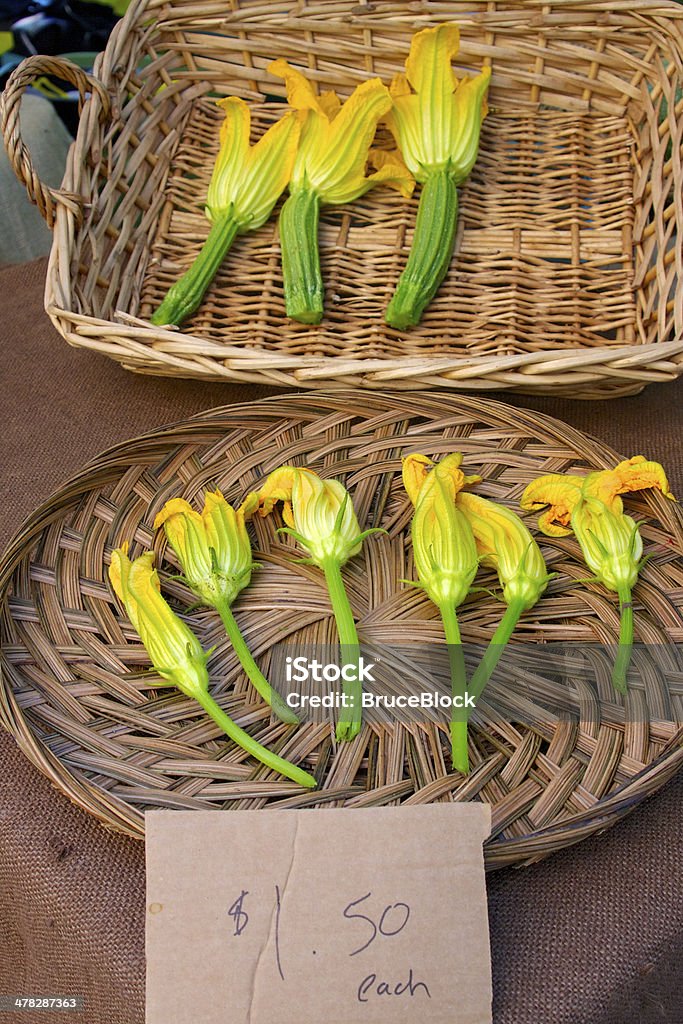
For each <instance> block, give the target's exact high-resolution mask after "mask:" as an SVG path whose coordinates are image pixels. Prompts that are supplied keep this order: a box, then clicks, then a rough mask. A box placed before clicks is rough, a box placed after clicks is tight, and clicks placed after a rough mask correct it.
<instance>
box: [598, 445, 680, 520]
mask: <svg viewBox="0 0 683 1024" xmlns="http://www.w3.org/2000/svg"><path fill="white" fill-rule="evenodd" d="M651 487H652V488H654V489H655V490H658V491H661V492H662V494H663V495H664V496H665V497H666V498H669V499H670V500H671V501H675V500H676V499H675V497H674V496H673V494H672V493H671V491H670V490H669V481H668V480H667V477H666V473H665V472H664V468H663V467H662V466H661V465H660V464H659V463H658V462H651V461H650V460H648V459H646V458H645V456H643V455H634V456H633V458H631V459H624V461H623V462H620V463H619V464H618V465H617V466H615V467H614V469H606V470H602V471H601V472H599V473H591V474H590V475H589V476H588V477H586V481H585V484H584V493H586V494H588V495H591V496H593V497H596V498H599V499H600V500H601V501H604V502H605V504H607V505H609V506H612V505H613V503H614V502H615V496H616V495H619V494H627V493H630V492H631V491H642V490H647V489H649V488H651ZM618 511H621V509H618Z"/></svg>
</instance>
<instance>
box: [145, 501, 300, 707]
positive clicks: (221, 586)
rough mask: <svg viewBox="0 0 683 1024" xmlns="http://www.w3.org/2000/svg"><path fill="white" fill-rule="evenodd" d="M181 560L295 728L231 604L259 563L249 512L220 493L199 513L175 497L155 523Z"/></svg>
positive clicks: (255, 679)
mask: <svg viewBox="0 0 683 1024" xmlns="http://www.w3.org/2000/svg"><path fill="white" fill-rule="evenodd" d="M160 526H163V527H164V532H165V533H166V538H167V540H168V542H169V544H170V545H171V547H172V548H173V550H174V551H175V553H176V555H177V556H178V561H179V562H180V567H181V569H182V572H183V578H184V580H185V582H186V583H187V585H188V586H189V588H190V590H191V591H192V592H193V594H195V595H196V597H197V598H198V599H199V602H200V603H201V604H205V605H208V606H209V607H211V608H215V609H216V611H217V612H218V614H219V615H220V617H221V620H222V622H223V625H224V627H225V631H226V633H227V634H228V637H229V638H230V642H231V643H232V646H233V647H234V649H235V653H236V654H237V657H238V658H239V660H240V664H241V665H242V668H243V669H244V671H245V672H246V674H247V676H248V677H249V679H250V680H251V682H252V683H253V685H254V688H255V689H256V690H257V691H258V692H259V693H260V694H261V696H262V697H263V699H264V700H265V701H266V703H268V704H270V706H271V707H272V709H273V711H274V712H275V714H276V715H277V716H278V718H280V719H281V720H282V721H283V722H288V723H290V724H294V725H296V724H297V723H298V721H299V720H298V718H297V717H296V715H295V714H294V712H293V711H292V709H291V708H289V707H288V706H287V704H286V702H285V701H284V700H283V698H282V696H281V695H280V694H279V693H278V692H277V690H274V689H273V688H272V687H271V685H270V683H269V682H268V680H267V679H266V678H265V676H264V675H263V674H262V673H261V670H260V669H259V667H258V665H257V664H256V662H255V661H254V658H253V656H252V654H251V651H250V650H249V648H248V647H247V644H246V642H245V640H244V637H243V636H242V634H241V632H240V628H239V626H238V625H237V622H236V620H235V617H234V615H233V614H232V610H231V608H230V606H231V604H232V603H233V601H234V600H235V598H236V597H237V595H238V593H239V592H240V590H243V589H244V587H246V586H247V585H248V583H249V581H250V579H251V570H252V568H253V565H254V562H253V560H252V557H251V543H250V541H249V535H248V534H247V528H246V525H245V522H244V513H243V512H241V511H237V512H236V511H235V509H234V508H233V507H232V506H231V505H229V504H228V503H227V501H226V500H225V498H224V497H223V495H222V494H221V492H220V491H218V490H217V491H215V492H213V493H208V494H207V495H206V498H205V500H204V511H203V512H202V514H201V515H200V514H199V512H196V511H195V510H194V509H193V508H192V506H191V505H189V504H188V502H186V501H185V500H184V499H182V498H171V500H170V501H167V502H166V504H165V505H164V507H163V508H162V510H161V512H160V513H159V514H158V516H157V517H156V519H155V520H154V528H155V529H158V528H159V527H160Z"/></svg>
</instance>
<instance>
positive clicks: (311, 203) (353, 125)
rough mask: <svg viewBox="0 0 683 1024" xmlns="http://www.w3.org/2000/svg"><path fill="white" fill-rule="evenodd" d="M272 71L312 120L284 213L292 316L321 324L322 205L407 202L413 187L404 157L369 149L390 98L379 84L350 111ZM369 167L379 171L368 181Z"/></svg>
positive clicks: (285, 67)
mask: <svg viewBox="0 0 683 1024" xmlns="http://www.w3.org/2000/svg"><path fill="white" fill-rule="evenodd" d="M268 70H269V71H270V72H271V73H272V74H273V75H277V77H278V78H284V80H285V84H286V87H287V99H288V100H289V103H290V104H291V106H292V107H294V108H295V109H296V110H299V111H305V112H306V120H305V123H304V127H303V129H302V133H301V143H300V146H299V152H298V154H297V158H296V162H295V164H294V169H293V171H292V176H291V181H290V183H289V198H288V199H287V200H286V201H285V204H284V206H283V207H282V211H281V213H280V243H281V247H282V272H283V278H284V291H285V303H286V306H287V315H288V316H291V317H292V318H293V319H294V320H299V321H300V322H301V323H304V324H319V323H320V321H321V319H322V315H323V283H322V277H321V273H320V258H319V253H318V219H319V215H320V206H321V204H323V203H324V204H333V205H337V204H340V203H350V202H352V201H353V200H354V199H357V198H358V197H359V196H361V195H363V194H364V193H365V192H367V191H368V189H370V188H373V187H374V186H375V185H380V184H388V185H392V186H394V187H395V188H397V189H398V190H399V191H400V192H401V194H402V195H404V196H406V197H408V196H410V194H411V193H412V191H413V187H414V185H415V182H414V181H413V179H412V176H411V175H410V173H409V172H408V170H407V168H406V166H405V164H404V163H403V161H402V160H401V159H400V157H399V156H398V154H395V155H394V154H389V153H380V152H377V151H373V150H371V149H370V146H371V145H372V141H373V139H374V137H375V131H376V129H377V123H378V121H379V119H380V118H381V117H382V116H383V115H385V114H386V113H387V111H388V110H389V108H390V107H391V96H390V95H389V91H388V89H387V88H386V86H385V85H383V84H382V82H381V81H380V80H379V78H373V79H371V80H370V81H368V82H363V83H362V85H359V86H358V87H357V88H356V89H355V90H354V92H353V93H352V95H351V96H350V97H349V99H348V100H346V102H345V103H344V104H342V103H341V101H340V100H339V97H338V96H337V95H336V93H334V92H324V93H322V94H321V95H318V94H317V93H316V91H315V89H314V88H313V86H312V85H311V83H310V82H309V81H308V80H307V79H306V78H305V77H304V75H303V74H302V73H301V72H300V71H297V70H296V69H295V68H293V67H291V66H290V65H289V64H288V63H287V61H286V60H276V61H273V63H272V64H270V65H269V67H268ZM368 159H370V162H371V163H372V164H373V165H374V166H375V167H376V170H375V172H374V173H373V174H369V175H366V173H365V167H366V164H367V162H368Z"/></svg>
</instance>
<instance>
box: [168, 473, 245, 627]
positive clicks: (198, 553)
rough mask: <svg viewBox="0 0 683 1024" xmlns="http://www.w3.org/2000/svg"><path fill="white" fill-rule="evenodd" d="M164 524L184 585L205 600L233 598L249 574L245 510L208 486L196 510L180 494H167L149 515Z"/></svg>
mask: <svg viewBox="0 0 683 1024" xmlns="http://www.w3.org/2000/svg"><path fill="white" fill-rule="evenodd" d="M162 525H163V527H164V531H165V533H166V537H167V539H168V542H169V544H170V545H171V547H172V548H173V550H174V551H175V553H176V555H177V556H178V561H179V562H180V565H181V568H182V571H183V575H184V576H185V579H186V581H187V584H188V586H189V587H190V589H191V590H192V591H193V593H194V594H196V595H197V597H198V598H199V599H200V600H201V601H202V602H203V603H204V604H207V605H210V606H212V607H216V605H217V604H218V603H220V602H227V604H228V605H230V604H232V602H233V601H234V600H235V598H236V596H237V594H238V593H239V592H240V590H242V589H243V588H244V587H246V586H247V585H248V583H249V581H250V579H251V569H252V565H253V562H252V557H251V543H250V541H249V536H248V534H247V528H246V526H245V522H244V513H243V512H242V511H241V510H240V511H235V509H234V508H233V507H232V506H231V505H229V504H228V502H227V501H226V500H225V498H224V497H223V495H222V494H221V492H220V491H218V490H217V491H215V492H210V493H208V494H207V495H206V498H205V501H204V510H203V511H202V514H201V515H200V514H199V513H198V512H196V511H195V510H194V509H193V508H192V506H191V505H189V504H188V503H187V502H186V501H185V500H184V499H182V498H171V500H170V501H167V502H166V504H165V505H164V507H163V508H162V510H161V512H160V513H159V514H158V516H157V517H156V519H155V520H154V527H155V529H158V528H159V527H160V526H162Z"/></svg>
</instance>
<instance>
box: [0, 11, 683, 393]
mask: <svg viewBox="0 0 683 1024" xmlns="http://www.w3.org/2000/svg"><path fill="white" fill-rule="evenodd" d="M631 8H632V9H631ZM445 19H455V20H457V21H458V23H459V24H460V26H461V34H462V47H461V56H460V58H459V59H460V60H461V62H462V67H463V68H465V69H470V70H472V69H476V68H478V67H480V66H481V65H482V64H490V65H491V66H492V68H493V77H492V86H491V91H490V106H491V113H490V115H489V117H488V119H487V120H486V122H485V125H484V129H483V135H482V142H481V150H480V158H479V161H478V163H477V165H476V167H475V170H474V172H473V173H472V176H471V179H470V180H469V182H468V183H467V185H466V186H465V188H464V189H463V192H462V197H461V216H460V224H459V235H458V240H457V254H456V257H455V258H454V260H453V263H452V266H451V269H450V272H449V275H448V277H447V279H446V281H445V283H444V285H443V286H442V288H441V290H440V292H439V294H438V296H437V297H436V299H435V301H434V302H433V304H432V306H431V308H430V310H429V311H428V313H427V315H426V316H425V318H424V321H423V323H422V325H421V326H420V327H419V328H415V329H413V330H411V331H409V332H406V333H401V332H397V331H395V330H392V329H389V328H388V327H386V326H385V325H384V324H383V320H382V314H383V310H384V309H385V307H386V304H387V301H388V298H389V296H390V295H391V293H392V290H393V288H394V286H395V284H396V281H397V279H398V275H399V273H400V271H401V269H402V267H403V265H404V264H405V260H406V256H407V252H408V248H409V245H410V238H411V231H412V226H413V224H414V219H415V209H416V200H413V201H411V202H405V201H403V200H401V199H399V198H398V197H397V196H396V195H395V194H394V193H392V192H390V191H388V190H386V189H384V190H382V189H376V190H374V191H372V192H371V193H369V194H368V195H367V196H366V197H365V198H364V199H362V200H360V201H358V202H357V203H354V204H353V205H352V206H349V207H338V208H328V209H326V210H325V211H324V212H323V216H322V226H321V245H322V263H323V272H324V279H325V283H326V289H327V293H326V316H325V319H324V320H323V323H322V324H321V325H320V327H302V326H301V325H299V324H296V323H294V322H293V321H288V320H287V319H286V317H285V313H284V304H283V298H282V281H281V271H280V256H279V245H278V240H277V226H276V221H275V220H274V219H272V220H271V221H270V222H269V223H268V224H266V225H265V226H264V227H263V228H262V229H261V230H260V231H257V232H255V233H254V234H251V235H248V236H245V237H244V238H242V239H241V240H240V241H239V242H238V244H237V245H236V246H235V247H234V249H233V251H232V252H231V253H230V255H229V257H228V259H227V260H226V262H225V263H224V265H223V269H222V270H221V272H220V273H219V274H218V277H217V278H216V281H215V283H214V285H213V287H212V288H211V289H210V290H209V292H208V294H207V296H206V299H205V302H204V304H203V305H202V307H201V308H200V310H199V311H198V312H197V314H196V315H195V316H194V317H193V318H192V319H191V320H190V321H189V322H188V324H187V325H186V327H185V328H184V329H183V330H182V332H181V331H165V330H161V329H159V328H153V327H152V326H151V325H150V324H149V323H148V322H147V320H146V318H147V317H148V316H149V315H151V312H152V311H153V309H154V308H155V305H156V304H157V303H158V302H159V300H160V298H161V297H162V295H163V294H164V292H165V290H166V289H167V287H168V286H169V285H170V284H171V283H172V282H173V281H174V280H175V279H176V278H177V277H178V276H179V275H180V274H181V273H182V272H183V271H184V270H185V269H186V268H187V266H188V265H189V264H190V262H191V261H192V259H193V257H194V256H195V255H196V254H197V252H198V251H199V248H200V246H201V243H202V241H203V240H204V238H205V237H206V234H207V231H208V223H207V221H206V219H205V217H204V214H203V202H204V198H205V193H206V185H207V180H208V176H209V172H210V167H211V165H212V162H213V158H214V156H215V153H216V149H217V128H218V121H219V112H218V111H217V109H216V107H215V104H214V103H213V101H212V99H211V98H210V94H212V95H214V96H216V95H223V94H226V93H228V94H229V93H237V94H240V95H243V96H245V97H247V98H248V99H249V100H250V101H253V103H254V104H255V107H254V114H255V124H256V126H258V127H260V126H261V125H263V124H266V123H268V122H269V121H271V120H272V119H273V117H275V116H276V113H277V112H279V111H281V109H282V107H281V106H280V105H277V104H273V103H272V102H264V101H265V100H266V99H267V98H269V99H271V100H272V99H274V98H275V97H277V96H278V95H281V91H282V83H281V82H280V81H279V80H276V79H274V78H273V77H272V76H269V75H268V74H267V72H266V71H265V67H266V64H267V62H268V60H269V59H271V58H275V57H285V58H287V59H289V60H291V61H292V62H294V63H296V64H298V65H299V66H301V67H303V68H305V69H307V70H308V71H309V72H310V75H311V77H312V78H313V79H314V80H315V81H316V82H318V83H320V84H321V85H323V86H325V87H326V88H330V87H335V88H337V89H338V90H339V91H340V92H341V93H342V94H348V92H349V90H350V89H351V88H352V87H353V86H354V85H355V84H357V83H358V81H359V80H361V79H363V78H365V77H367V76H370V75H380V76H381V77H382V78H383V79H384V80H385V81H388V80H389V78H390V76H391V75H392V73H393V72H394V71H396V70H397V69H398V68H400V67H401V66H402V64H403V61H404V60H405V57H406V54H407V52H408V47H409V41H410V36H411V34H412V32H413V31H414V30H416V29H419V28H421V27H424V26H426V25H430V24H434V23H436V22H438V21H442V20H445ZM44 73H55V74H57V75H61V76H62V77H65V78H68V79H69V80H70V81H73V82H74V83H75V84H77V85H78V87H79V88H80V89H81V92H82V93H84V92H85V91H87V90H88V89H90V90H91V91H92V92H93V95H92V96H91V97H90V99H89V101H88V102H87V103H86V105H85V107H84V110H83V116H82V122H81V126H80V130H79V134H78V139H77V141H76V145H75V147H74V149H73V151H72V153H71V157H70V159H69V164H68V167H67V171H66V176H65V179H64V182H63V188H62V189H61V190H54V189H50V188H47V187H46V186H45V185H43V184H42V183H41V182H40V180H39V178H38V176H37V174H36V173H35V171H34V169H33V167H32V164H31V161H30V155H29V153H28V151H27V149H26V147H25V146H24V144H23V142H22V139H21V132H20V127H19V120H18V112H19V102H20V98H21V95H22V93H23V91H24V89H25V88H26V86H27V85H28V84H29V83H30V82H31V81H32V80H33V79H34V78H35V77H36V76H37V75H40V74H44ZM94 73H95V76H96V77H95V78H91V77H90V76H87V75H85V74H84V73H83V72H81V71H80V70H79V69H78V68H74V67H73V66H69V65H67V64H66V63H65V62H63V61H61V60H55V59H48V58H42V57H36V58H29V59H28V60H27V61H25V62H24V64H22V65H21V67H20V68H19V69H18V70H17V72H15V74H14V75H13V76H12V79H11V81H10V83H9V85H8V87H7V90H6V92H5V94H4V98H3V101H2V124H3V130H4V136H5V143H6V146H7V149H8V152H9V155H10V159H11V161H12V163H13V165H14V167H15V170H16V171H17V174H18V175H19V177H20V179H21V180H23V181H24V182H26V184H27V188H28V191H29V194H30V195H31V196H32V197H33V198H34V199H35V201H36V202H37V203H38V205H39V207H40V209H41V211H42V212H43V214H44V216H45V217H46V218H47V220H48V223H50V224H52V223H53V221H54V232H55V235H54V245H53V250H52V258H51V260H50V266H49V271H48V280H47V291H46V306H47V310H48V312H49V314H50V316H51V318H52V320H53V322H54V323H55V325H56V327H57V328H58V330H59V331H60V332H61V333H62V334H63V335H64V337H65V338H66V339H67V340H68V341H69V342H71V343H72V344H74V345H79V346H83V347H86V348H91V349H94V350H96V351H98V352H103V353H105V354H106V355H108V356H111V357H112V358H114V359H116V360H118V361H119V362H121V363H123V365H124V366H127V367H129V368H130V369H134V370H139V371H141V372H147V373H157V374H167V375H178V376H185V377H201V378H205V379H226V378H227V379H234V380H242V381H257V382H260V383H269V384H276V385H288V386H293V385H295V386H304V387H310V388H316V387H323V386H327V387H329V386H338V385H340V384H341V385H344V384H345V385H351V386H353V385H356V384H362V385H364V386H366V387H374V388H377V387H382V386H387V385H388V384H390V385H391V386H392V387H394V388H402V389H408V388H416V387H420V386H423V387H424V386H428V387H432V386H441V387H451V388H453V387H457V388H460V389H463V388H468V389H486V388H494V387H495V388H516V389H522V390H526V391H534V390H538V391H541V392H550V391H553V392H557V393H559V392H563V393H567V394H571V395H574V396H582V397H605V396H614V395H619V394H626V393H630V392H633V391H636V390H639V388H641V387H642V386H643V385H644V384H646V383H648V382H649V381H653V380H668V379H673V378H675V377H676V376H678V374H680V373H681V371H682V369H683V288H681V287H679V286H678V282H679V281H680V280H681V271H682V269H683V256H682V253H681V244H680V239H681V237H682V234H681V226H682V225H683V201H682V200H681V196H682V195H683V165H682V162H681V140H682V137H683V100H682V99H681V98H680V92H679V90H680V86H681V83H682V82H683V9H682V8H681V7H680V5H677V4H675V3H666V2H654V0H642V2H640V3H638V4H632V5H627V4H616V5H615V4H614V3H612V2H611V0H610V2H608V0H605V2H598V3H588V2H570V0H556V2H554V3H553V2H549V3H545V2H541V0H527V2H525V3H516V4H515V3H496V2H476V0H472V2H466V3H449V4H435V3H426V2H424V3H420V2H416V3H411V4H405V5H401V4H392V5H388V4H375V3H366V2H358V0H350V2H337V0H331V2H327V3H325V4H318V5H312V6H307V5H306V4H304V3H303V2H297V3H291V2H285V3H282V4H276V3H263V2H262V0H242V2H240V0H231V2H230V3H229V4H226V3H211V2H194V3H192V4H186V3H182V2H177V3H174V2H166V0H163V2H162V0H147V2H145V0H134V2H133V3H132V4H131V6H130V8H129V11H128V14H127V16H126V17H125V19H124V20H123V21H122V22H121V23H120V24H119V26H118V27H117V28H116V29H115V31H114V33H113V34H112V37H111V40H110V42H109V45H108V47H107V49H106V51H105V53H104V54H103V55H101V56H100V58H99V59H98V61H97V64H96V67H95V72H94Z"/></svg>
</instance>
